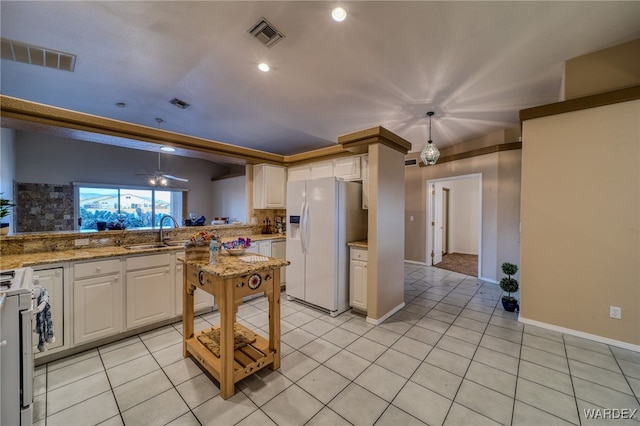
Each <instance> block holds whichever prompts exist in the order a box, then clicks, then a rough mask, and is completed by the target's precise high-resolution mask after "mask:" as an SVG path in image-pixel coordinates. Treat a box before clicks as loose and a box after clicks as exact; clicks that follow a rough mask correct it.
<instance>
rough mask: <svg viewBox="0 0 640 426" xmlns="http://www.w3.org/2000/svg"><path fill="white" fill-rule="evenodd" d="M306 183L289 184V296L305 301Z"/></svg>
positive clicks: (287, 218)
mask: <svg viewBox="0 0 640 426" xmlns="http://www.w3.org/2000/svg"><path fill="white" fill-rule="evenodd" d="M306 182H307V181H304V180H301V181H291V182H287V216H286V221H287V257H288V260H289V261H290V262H291V265H289V267H288V268H287V269H288V271H287V273H288V277H287V279H288V281H287V296H290V297H295V298H298V299H302V300H304V282H305V278H304V277H305V255H304V253H303V250H302V225H301V224H300V221H301V219H302V207H303V204H304V202H305V194H306Z"/></svg>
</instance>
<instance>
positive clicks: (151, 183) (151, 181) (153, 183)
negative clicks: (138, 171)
mask: <svg viewBox="0 0 640 426" xmlns="http://www.w3.org/2000/svg"><path fill="white" fill-rule="evenodd" d="M149 184H150V185H152V186H156V185H157V184H158V182H156V180H155V179H154V178H149Z"/></svg>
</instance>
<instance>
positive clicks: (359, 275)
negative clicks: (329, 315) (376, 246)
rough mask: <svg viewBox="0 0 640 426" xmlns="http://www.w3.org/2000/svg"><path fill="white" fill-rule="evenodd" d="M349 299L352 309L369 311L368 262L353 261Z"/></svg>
mask: <svg viewBox="0 0 640 426" xmlns="http://www.w3.org/2000/svg"><path fill="white" fill-rule="evenodd" d="M349 298H350V305H351V306H352V307H354V308H356V309H360V310H363V311H366V310H367V262H361V261H359V260H352V261H351V271H350V274H349Z"/></svg>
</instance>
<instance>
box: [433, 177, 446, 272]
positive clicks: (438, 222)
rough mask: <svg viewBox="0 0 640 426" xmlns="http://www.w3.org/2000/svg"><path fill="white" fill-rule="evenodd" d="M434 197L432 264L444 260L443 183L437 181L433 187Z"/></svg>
mask: <svg viewBox="0 0 640 426" xmlns="http://www.w3.org/2000/svg"><path fill="white" fill-rule="evenodd" d="M431 196H432V197H433V204H432V205H433V222H432V226H433V228H432V230H433V232H432V235H433V254H432V257H431V259H432V263H431V264H432V265H435V264H438V263H440V262H442V228H443V226H442V184H441V183H436V184H433V185H432V187H431Z"/></svg>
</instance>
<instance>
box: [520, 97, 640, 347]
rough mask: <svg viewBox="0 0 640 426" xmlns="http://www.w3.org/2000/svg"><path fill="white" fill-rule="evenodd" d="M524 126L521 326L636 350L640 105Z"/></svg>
mask: <svg viewBox="0 0 640 426" xmlns="http://www.w3.org/2000/svg"><path fill="white" fill-rule="evenodd" d="M523 126H524V127H523V140H524V142H523V154H522V159H523V166H522V205H521V208H522V242H521V246H522V250H521V258H522V265H521V273H520V277H521V280H520V281H521V286H522V287H521V312H520V315H521V318H522V319H523V320H525V321H526V320H534V321H539V322H542V323H547V324H553V325H555V326H559V327H564V328H568V329H573V330H577V331H581V332H584V333H589V334H592V335H597V336H602V337H605V338H608V339H613V340H617V341H621V342H627V343H630V344H633V345H639V344H640V261H639V259H640V101H632V102H624V103H618V104H613V105H608V106H603V107H597V108H592V109H587V110H581V111H574V112H570V113H565V114H558V115H553V116H548V117H544V118H537V119H532V120H528V121H525V122H524V125H523ZM611 305H613V306H619V307H621V308H622V319H621V320H617V319H611V318H609V306H611Z"/></svg>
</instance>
